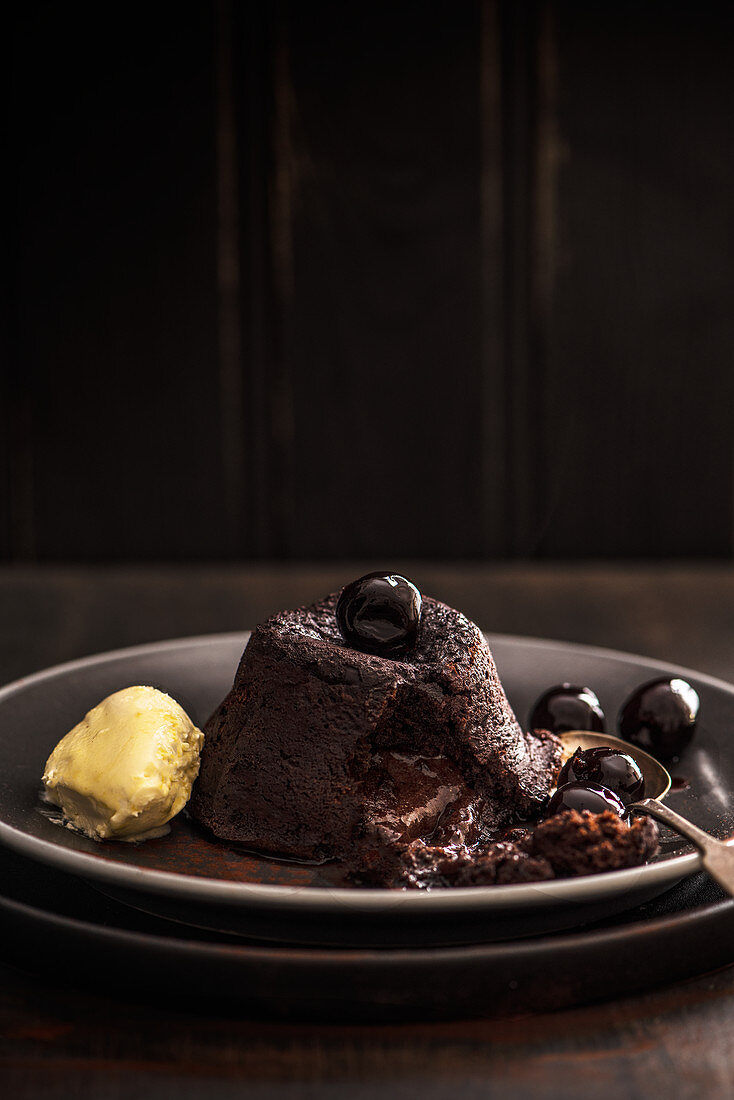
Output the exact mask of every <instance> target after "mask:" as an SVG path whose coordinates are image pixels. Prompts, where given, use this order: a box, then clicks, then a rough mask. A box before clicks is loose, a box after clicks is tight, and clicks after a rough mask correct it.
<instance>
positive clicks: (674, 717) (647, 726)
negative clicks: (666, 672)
mask: <svg viewBox="0 0 734 1100" xmlns="http://www.w3.org/2000/svg"><path fill="white" fill-rule="evenodd" d="M699 705H700V704H699V698H698V694H697V692H696V691H695V690H694V688H692V687H691V685H690V684H689V683H688V682H687V681H686V680H681V679H679V678H677V677H674V678H673V679H668V678H667V677H660V678H658V679H656V680H649V681H648V682H647V683H645V684H641V685H640V687H638V688H636V690H635V691H633V692H632V694H631V695H630V696H629V698H628V699H627V701H626V702H625V704H624V706H623V707H622V709H621V711H620V712H619V720H618V721H619V736H620V737H622V738H624V740H625V741H630V742H632V744H634V745H639V746H640V748H641V749H645V751H646V752H649V753H651V754H652V755H653V756H659V757H661V758H662V759H664V760H670V759H675V758H677V757H678V756H680V754H681V753H682V752H683V750H684V749H685V748H686V746H687V745H688V744H689V742H690V740H691V738H692V737H693V734H694V733H695V730H696V722H697V720H698V710H699Z"/></svg>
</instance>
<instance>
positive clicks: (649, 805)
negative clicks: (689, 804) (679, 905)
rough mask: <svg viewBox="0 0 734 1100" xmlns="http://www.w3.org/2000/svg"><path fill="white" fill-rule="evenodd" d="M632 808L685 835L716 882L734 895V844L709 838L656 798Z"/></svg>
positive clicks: (701, 830)
mask: <svg viewBox="0 0 734 1100" xmlns="http://www.w3.org/2000/svg"><path fill="white" fill-rule="evenodd" d="M630 809H633V810H641V811H642V813H645V814H649V815H650V817H656V818H657V819H658V821H662V822H663V824H665V825H669V826H670V828H671V829H675V831H676V832H677V833H680V834H681V836H684V837H686V839H687V840H690V841H692V843H693V844H695V845H696V847H697V848H698V849H699V851H700V852H701V854H702V856H703V865H704V867H705V868H706V870H707V871H708V873H709V874H710V875H711V877H712V878H714V879H716V881H717V882H718V884H719V886H721V887H723V889H724V890H726V891H727V893H728V894H731V895H732V896H734V844H728V843H726V841H723V840H717V839H716V838H715V837H713V836H709V834H708V833H705V832H704V831H703V829H699V828H698V826H697V825H693V824H692V823H691V822H690V821H687V820H686V819H685V817H681V815H680V814H677V813H676V812H675V810H671V809H670V807H669V806H664V805H663V803H662V802H658V800H657V799H656V798H643V799H641V800H640V801H639V802H635V803H634V804H633V805H632V806H631V807H630Z"/></svg>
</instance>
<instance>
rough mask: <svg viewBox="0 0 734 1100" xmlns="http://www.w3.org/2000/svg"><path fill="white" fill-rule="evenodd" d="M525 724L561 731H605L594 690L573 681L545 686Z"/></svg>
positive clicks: (552, 731) (536, 727) (530, 727)
mask: <svg viewBox="0 0 734 1100" xmlns="http://www.w3.org/2000/svg"><path fill="white" fill-rule="evenodd" d="M528 728H529V729H531V730H550V732H551V733H565V732H566V731H567V730H590V731H591V732H592V733H605V732H606V730H605V725H604V711H603V710H602V709H601V705H600V703H599V700H598V699H597V697H596V695H595V693H594V692H593V691H592V690H591V688H588V687H579V686H577V685H576V684H557V685H556V686H555V687H552V688H548V690H547V691H545V692H544V693H543V694H542V695H541V696H540V698H539V699H538V700H537V701H536V703H535V706H534V707H533V709H532V710H531V712H530V718H529V719H528Z"/></svg>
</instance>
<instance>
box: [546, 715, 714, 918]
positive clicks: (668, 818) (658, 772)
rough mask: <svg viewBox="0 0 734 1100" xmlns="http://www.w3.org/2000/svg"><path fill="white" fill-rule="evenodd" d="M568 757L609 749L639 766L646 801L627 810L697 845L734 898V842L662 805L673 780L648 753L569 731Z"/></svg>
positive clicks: (612, 739)
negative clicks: (576, 751) (578, 752)
mask: <svg viewBox="0 0 734 1100" xmlns="http://www.w3.org/2000/svg"><path fill="white" fill-rule="evenodd" d="M560 738H561V741H562V742H563V746H564V749H565V750H566V753H565V756H566V758H567V757H568V756H571V755H572V754H573V751H574V749H577V748H580V749H596V748H600V747H602V746H606V747H608V748H610V749H618V750H619V751H620V752H624V753H627V755H628V756H631V757H632V759H633V760H636V761H637V765H638V767H639V769H640V771H641V772H642V774H643V776H644V778H645V795H646V797H645V798H641V799H640V801H639V802H632V803H631V804H630V806H629V807H628V808H629V809H630V810H635V811H637V812H639V813H643V814H649V815H650V817H656V818H657V819H658V821H662V822H663V823H664V824H665V825H668V826H669V827H670V828H671V829H674V830H675V831H676V832H677V833H680V834H681V836H684V837H685V838H686V840H690V841H691V843H692V844H695V845H696V847H697V848H698V850H699V852H700V853H701V855H702V856H703V860H702V862H703V866H704V867H705V868H706V870H707V871H708V873H709V874H710V875H711V877H712V878H714V879H716V881H717V882H718V884H719V886H721V887H723V889H724V890H726V891H727V893H728V894H731V895H732V896H734V842H727V841H724V840H716V838H715V837H713V836H710V835H709V834H708V833H705V832H704V831H703V829H699V828H698V826H697V825H693V824H692V823H691V822H690V821H687V820H686V818H685V817H681V815H680V814H677V813H676V812H675V810H671V809H670V807H669V806H664V805H663V804H662V802H661V801H660V799H661V798H665V796H666V794H667V793H668V791H669V790H670V784H671V778H670V775H669V774H668V772H667V771H666V770H665V768H664V767H663V765H662V764H661V763H659V762H658V761H657V760H656V759H655V758H654V757H653V756H650V755H649V753H646V752H643V750H642V749H638V748H637V746H636V745H630V743H629V742H628V741H622V740H621V739H620V738H619V737H610V736H609V735H608V734H606V733H587V732H586V730H569V732H568V733H562V734H560Z"/></svg>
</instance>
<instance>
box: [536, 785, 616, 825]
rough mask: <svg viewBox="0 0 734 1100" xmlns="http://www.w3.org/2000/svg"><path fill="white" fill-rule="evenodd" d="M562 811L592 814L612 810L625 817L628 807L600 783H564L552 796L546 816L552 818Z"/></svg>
mask: <svg viewBox="0 0 734 1100" xmlns="http://www.w3.org/2000/svg"><path fill="white" fill-rule="evenodd" d="M562 810H579V811H581V810H589V811H590V812H591V813H592V814H601V813H604V811H605V810H611V811H612V812H613V813H615V814H618V816H619V817H624V815H625V814H626V812H627V807H626V806H625V804H624V802H623V801H622V799H621V798H620V797H619V796H618V795H616V794H615V793H614V791H610V790H608V789H607V788H606V787H603V786H601V785H600V784H598V783H564V784H563V786H562V787H559V788H558V790H557V791H555V792H554V793H553V794H552V795H551V799H550V801H549V803H548V808H547V810H546V816H547V817H552V816H553V814H559V813H561V811H562Z"/></svg>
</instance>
